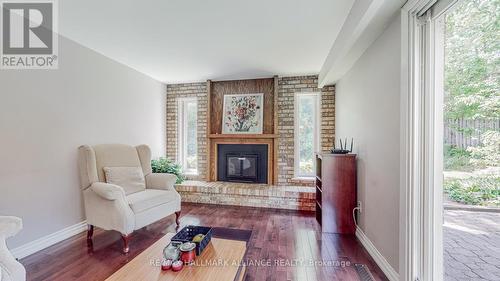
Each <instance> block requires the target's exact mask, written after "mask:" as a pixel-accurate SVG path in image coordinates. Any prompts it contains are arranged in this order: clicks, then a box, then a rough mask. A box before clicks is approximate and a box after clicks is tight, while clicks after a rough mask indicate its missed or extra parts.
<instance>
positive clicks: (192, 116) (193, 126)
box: [177, 98, 198, 175]
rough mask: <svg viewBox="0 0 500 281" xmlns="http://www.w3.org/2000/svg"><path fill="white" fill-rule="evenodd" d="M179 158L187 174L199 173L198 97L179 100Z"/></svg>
mask: <svg viewBox="0 0 500 281" xmlns="http://www.w3.org/2000/svg"><path fill="white" fill-rule="evenodd" d="M177 108H178V114H177V116H178V120H179V124H178V130H177V132H178V156H179V157H178V159H179V163H180V164H181V165H182V168H183V169H184V173H185V174H188V175H189V174H190V175H197V174H198V133H197V124H198V102H197V101H196V98H181V99H179V100H178V107H177Z"/></svg>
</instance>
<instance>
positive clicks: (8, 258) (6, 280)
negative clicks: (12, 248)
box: [0, 216, 26, 281]
mask: <svg viewBox="0 0 500 281" xmlns="http://www.w3.org/2000/svg"><path fill="white" fill-rule="evenodd" d="M22 228H23V223H22V221H21V219H20V218H17V217H7V216H0V280H1V281H24V280H26V270H25V269H24V266H23V265H22V264H21V263H19V262H18V261H17V260H16V259H15V258H14V256H13V255H12V254H11V253H10V252H9V249H7V244H6V242H5V239H7V238H9V237H11V236H14V235H16V234H17V233H18V232H19V231H20V230H21V229H22Z"/></svg>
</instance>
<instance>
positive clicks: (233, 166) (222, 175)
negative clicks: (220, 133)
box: [217, 144, 268, 183]
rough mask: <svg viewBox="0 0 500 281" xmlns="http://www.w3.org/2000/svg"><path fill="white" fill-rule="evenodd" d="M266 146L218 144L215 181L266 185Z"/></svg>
mask: <svg viewBox="0 0 500 281" xmlns="http://www.w3.org/2000/svg"><path fill="white" fill-rule="evenodd" d="M267 157H268V155H267V145H266V144H219V145H218V146H217V180H219V181H232V182H251V183H267Z"/></svg>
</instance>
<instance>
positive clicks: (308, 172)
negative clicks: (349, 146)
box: [294, 93, 321, 177]
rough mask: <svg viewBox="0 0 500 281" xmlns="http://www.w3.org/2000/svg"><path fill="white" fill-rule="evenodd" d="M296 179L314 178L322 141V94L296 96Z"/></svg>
mask: <svg viewBox="0 0 500 281" xmlns="http://www.w3.org/2000/svg"><path fill="white" fill-rule="evenodd" d="M294 100H295V112H294V113H295V114H294V120H295V121H294V122H295V130H294V133H295V141H294V143H295V163H294V166H295V177H314V171H315V165H316V161H315V155H314V154H315V153H316V152H318V151H319V140H320V123H321V122H320V116H321V106H320V101H321V99H320V94H319V93H296V94H295V99H294Z"/></svg>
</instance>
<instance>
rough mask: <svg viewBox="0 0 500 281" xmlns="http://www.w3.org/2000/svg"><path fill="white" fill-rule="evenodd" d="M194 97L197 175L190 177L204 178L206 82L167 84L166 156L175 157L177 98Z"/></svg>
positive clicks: (175, 158)
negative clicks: (196, 117) (196, 123)
mask: <svg viewBox="0 0 500 281" xmlns="http://www.w3.org/2000/svg"><path fill="white" fill-rule="evenodd" d="M184 97H196V98H197V101H198V172H199V175H198V176H189V178H190V179H200V180H204V179H205V178H206V177H205V174H206V170H207V153H206V147H207V83H206V82H200V83H186V84H171V85H167V102H166V103H167V104H166V107H167V120H166V126H167V130H166V131H167V151H166V155H167V157H168V158H170V159H173V160H175V161H176V162H177V161H178V159H177V139H178V138H177V124H178V123H177V122H178V120H177V99H178V98H184Z"/></svg>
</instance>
